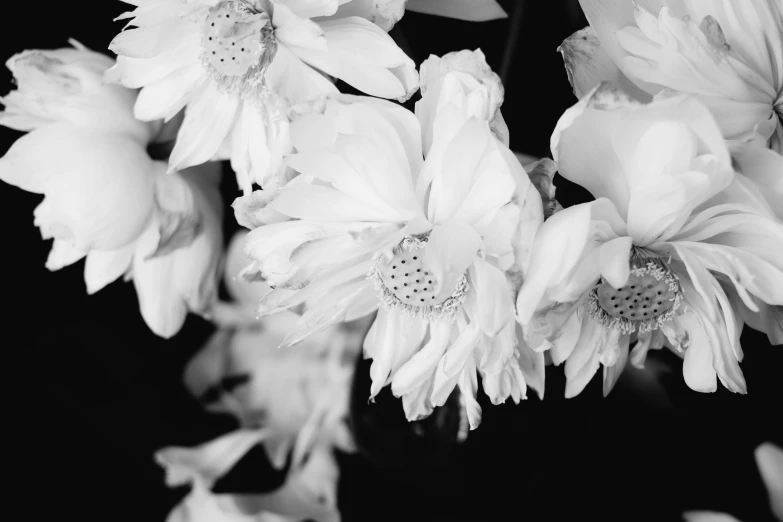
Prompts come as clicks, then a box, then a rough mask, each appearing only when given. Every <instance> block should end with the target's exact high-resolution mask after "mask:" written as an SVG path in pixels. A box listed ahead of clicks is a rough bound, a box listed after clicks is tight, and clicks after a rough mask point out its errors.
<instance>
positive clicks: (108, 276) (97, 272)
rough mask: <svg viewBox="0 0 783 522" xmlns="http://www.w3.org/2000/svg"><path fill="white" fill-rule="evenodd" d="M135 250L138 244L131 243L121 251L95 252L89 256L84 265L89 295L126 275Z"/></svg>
mask: <svg viewBox="0 0 783 522" xmlns="http://www.w3.org/2000/svg"><path fill="white" fill-rule="evenodd" d="M135 250H136V244H135V243H129V244H128V245H126V246H124V247H122V248H120V249H119V250H110V251H103V252H102V251H98V250H93V251H92V252H90V253H89V254H87V259H86V262H85V263H84V282H85V283H86V284H87V293H88V294H94V293H95V292H97V291H98V290H100V289H102V288H103V287H104V286H106V285H108V284H109V283H111V282H113V281H114V280H116V279H117V278H118V277H120V276H121V275H123V274H125V273H126V272H127V271H128V269H129V268H130V265H131V262H132V261H133V253H134V252H135Z"/></svg>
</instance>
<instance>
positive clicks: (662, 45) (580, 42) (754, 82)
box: [561, 0, 783, 152]
mask: <svg viewBox="0 0 783 522" xmlns="http://www.w3.org/2000/svg"><path fill="white" fill-rule="evenodd" d="M580 3H581V4H582V8H583V9H584V12H585V15H586V16H587V19H588V21H589V22H590V27H588V28H587V29H584V30H582V31H579V32H577V33H575V34H574V35H573V36H572V37H570V38H569V39H568V40H566V41H565V42H563V46H562V48H561V50H562V52H563V56H564V59H565V62H566V68H567V69H568V71H569V78H570V79H571V81H572V84H573V86H574V92H575V93H576V95H577V96H578V97H581V96H583V95H584V94H585V93H586V92H588V91H589V90H590V89H592V88H593V87H595V86H596V85H597V84H598V83H600V82H601V81H604V80H608V81H612V82H613V83H615V85H617V86H620V87H623V88H624V89H626V90H628V91H629V92H630V93H632V94H633V95H636V96H638V97H639V98H640V99H642V100H643V101H646V100H649V99H650V95H654V94H656V93H658V92H659V91H660V90H661V89H671V90H674V91H678V92H683V93H688V94H691V95H693V96H696V97H697V98H698V99H699V101H701V102H702V103H704V104H705V105H706V106H707V107H709V109H710V110H711V111H712V114H713V116H714V117H715V119H716V120H717V122H718V125H719V126H720V129H721V131H722V132H723V135H724V136H725V137H726V138H727V139H736V140H741V141H747V140H749V139H759V140H762V141H763V143H765V144H766V143H767V141H768V140H770V146H771V147H772V148H773V149H774V150H776V151H777V152H783V124H781V117H782V116H783V72H782V71H783V7H781V6H782V4H781V2H780V0H743V1H742V2H736V1H732V0H715V1H710V2H707V1H703V0H684V1H682V2H657V3H654V2H653V3H651V2H634V1H633V0H580ZM662 4H665V5H662Z"/></svg>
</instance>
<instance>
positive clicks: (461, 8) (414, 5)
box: [405, 0, 508, 22]
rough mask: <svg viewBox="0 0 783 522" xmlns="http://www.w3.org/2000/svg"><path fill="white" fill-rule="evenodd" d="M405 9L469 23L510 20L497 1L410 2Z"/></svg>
mask: <svg viewBox="0 0 783 522" xmlns="http://www.w3.org/2000/svg"><path fill="white" fill-rule="evenodd" d="M405 9H406V10H408V11H412V12H416V13H422V14H428V15H435V16H443V17H446V18H455V19H457V20H465V21H467V22H488V21H490V20H500V19H503V18H508V14H506V12H505V11H504V10H503V8H502V7H500V4H498V3H497V2H496V1H495V0H408V1H407V3H406V4H405Z"/></svg>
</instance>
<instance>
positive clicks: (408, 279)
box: [369, 237, 468, 320]
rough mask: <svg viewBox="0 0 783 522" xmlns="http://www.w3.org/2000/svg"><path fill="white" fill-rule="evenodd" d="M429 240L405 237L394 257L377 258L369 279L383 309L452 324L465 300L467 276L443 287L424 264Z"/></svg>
mask: <svg viewBox="0 0 783 522" xmlns="http://www.w3.org/2000/svg"><path fill="white" fill-rule="evenodd" d="M426 249H427V241H426V239H422V238H418V237H406V238H405V239H403V240H402V241H401V242H400V244H399V245H398V246H396V247H395V248H394V249H393V251H392V255H391V256H381V255H379V256H377V257H376V265H375V267H374V268H373V269H372V270H371V272H370V274H369V277H370V278H371V279H373V280H374V281H375V285H376V287H377V288H378V290H379V294H378V297H379V299H380V300H381V303H382V305H383V306H384V307H387V308H394V309H399V310H402V311H404V312H406V313H410V314H412V315H415V316H421V317H426V318H429V319H447V320H452V319H453V317H454V312H455V311H456V310H457V309H459V307H460V306H461V305H462V303H463V301H464V300H465V296H466V293H467V291H468V282H467V278H466V277H465V275H464V274H463V275H461V276H459V277H457V278H456V279H455V280H449V281H447V282H445V284H444V283H441V282H439V281H438V280H437V278H436V277H435V276H434V275H433V272H432V270H431V269H430V268H429V267H428V266H427V265H426V264H425V263H424V259H425V253H426Z"/></svg>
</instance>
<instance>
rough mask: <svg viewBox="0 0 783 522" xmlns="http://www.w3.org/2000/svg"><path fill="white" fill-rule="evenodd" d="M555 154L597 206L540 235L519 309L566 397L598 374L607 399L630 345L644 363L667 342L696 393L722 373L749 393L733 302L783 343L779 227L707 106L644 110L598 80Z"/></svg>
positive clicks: (563, 217)
mask: <svg viewBox="0 0 783 522" xmlns="http://www.w3.org/2000/svg"><path fill="white" fill-rule="evenodd" d="M552 153H553V156H554V158H555V159H556V160H557V161H558V165H559V170H560V173H561V174H562V175H563V176H564V177H565V178H566V179H569V180H571V181H573V182H575V183H579V184H581V185H582V186H584V187H585V188H586V189H588V190H589V191H590V192H591V193H592V194H593V195H594V196H595V197H596V198H598V199H597V200H596V201H593V202H591V203H585V204H581V205H576V206H573V207H570V208H567V209H565V210H562V211H560V212H558V213H556V214H554V215H553V216H552V217H551V218H549V219H548V220H547V221H546V222H545V223H544V225H543V226H542V227H541V229H540V230H539V233H538V235H537V236H536V240H535V244H534V249H533V257H532V259H531V262H530V268H529V271H528V274H527V276H528V277H527V279H526V280H525V282H524V284H523V286H522V289H521V291H520V293H519V296H518V300H517V311H518V315H519V320H520V322H521V323H522V324H523V325H524V326H525V329H526V334H527V337H528V339H529V340H530V342H531V345H532V346H540V347H541V348H549V347H551V350H552V352H551V353H552V359H553V361H554V362H555V363H556V364H559V363H561V362H563V361H566V366H565V373H566V377H567V380H568V382H567V386H566V396H568V397H573V396H574V395H577V394H578V393H579V392H581V390H582V389H583V388H584V386H585V385H586V384H587V383H588V382H589V381H590V379H591V378H592V376H593V375H594V373H595V372H596V371H597V370H598V368H599V367H600V366H601V365H603V368H604V392H605V393H608V392H609V391H610V390H611V388H612V386H613V385H614V383H615V381H616V379H617V377H618V376H619V375H620V372H621V371H622V369H623V367H624V365H625V363H626V360H627V359H628V357H629V355H628V347H629V344H630V343H631V342H632V341H633V340H634V339H635V340H637V343H636V347H635V348H634V351H633V353H631V354H630V358H631V361H632V363H633V364H635V365H636V366H641V365H642V364H643V362H644V358H645V356H646V352H647V350H648V349H649V348H651V347H655V348H658V347H661V346H662V345H663V344H668V345H669V346H670V347H671V348H673V349H674V350H675V351H676V352H677V353H680V354H681V355H683V356H684V359H685V361H684V365H683V375H684V377H685V382H686V383H687V385H688V386H690V387H691V388H692V389H694V390H697V391H702V392H709V391H714V390H715V389H716V385H717V379H716V377H717V378H719V379H720V381H721V382H722V383H723V385H724V386H725V387H727V388H728V389H729V390H731V391H734V392H741V393H744V392H745V380H744V378H743V376H742V372H741V371H740V368H739V364H738V362H739V361H740V360H741V359H742V349H741V347H740V344H739V335H740V331H741V329H742V319H741V317H740V314H739V313H738V306H739V304H740V303H742V305H744V306H746V307H747V308H748V309H749V310H752V311H755V312H759V311H760V308H762V307H767V308H766V310H767V312H769V313H772V314H776V315H777V317H778V321H777V326H775V325H774V321H773V322H771V324H772V328H777V329H778V333H777V335H780V332H779V329H780V325H781V324H783V323H782V322H781V321H780V319H781V318H782V317H781V314H780V311H781V306H780V305H782V304H783V258H781V257H780V255H779V254H780V252H781V251H783V224H781V222H780V220H778V219H776V218H775V217H774V215H773V214H772V213H771V211H770V210H769V209H768V208H767V207H766V206H765V205H764V202H763V200H762V198H761V195H760V194H759V193H758V192H757V191H756V190H755V188H754V187H753V185H752V184H750V183H748V182H747V180H745V178H743V177H742V176H737V175H735V173H734V171H733V170H732V167H731V160H730V157H729V151H728V149H727V148H726V145H725V143H724V141H723V138H722V136H721V133H720V129H718V127H717V125H716V124H715V121H714V119H713V118H712V116H711V115H710V112H709V111H708V109H707V108H706V107H705V106H703V105H701V104H700V103H699V102H697V101H696V100H694V99H693V98H689V97H686V96H682V95H679V96H671V97H663V96H660V97H658V98H656V99H655V100H654V101H653V102H652V103H651V104H649V105H641V104H639V103H636V102H634V101H632V100H630V99H629V98H627V97H626V96H625V95H623V94H622V93H621V92H620V91H617V90H615V89H613V88H612V87H611V86H610V85H609V84H608V83H607V84H602V85H601V86H599V87H597V88H596V89H595V90H594V91H592V92H590V93H588V95H587V96H585V97H584V98H583V99H582V100H581V101H580V102H579V103H578V104H576V105H575V106H574V107H572V108H571V109H569V110H568V111H566V112H565V114H563V116H562V117H561V119H560V121H559V122H558V125H557V127H556V129H555V132H554V133H553V135H552ZM723 285H725V286H726V287H727V288H730V289H731V292H733V294H732V293H731V292H730V293H729V294H727V291H725V290H724V286H723ZM534 312H535V313H534ZM768 333H769V334H770V336H771V337H772V335H773V334H772V332H768Z"/></svg>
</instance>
